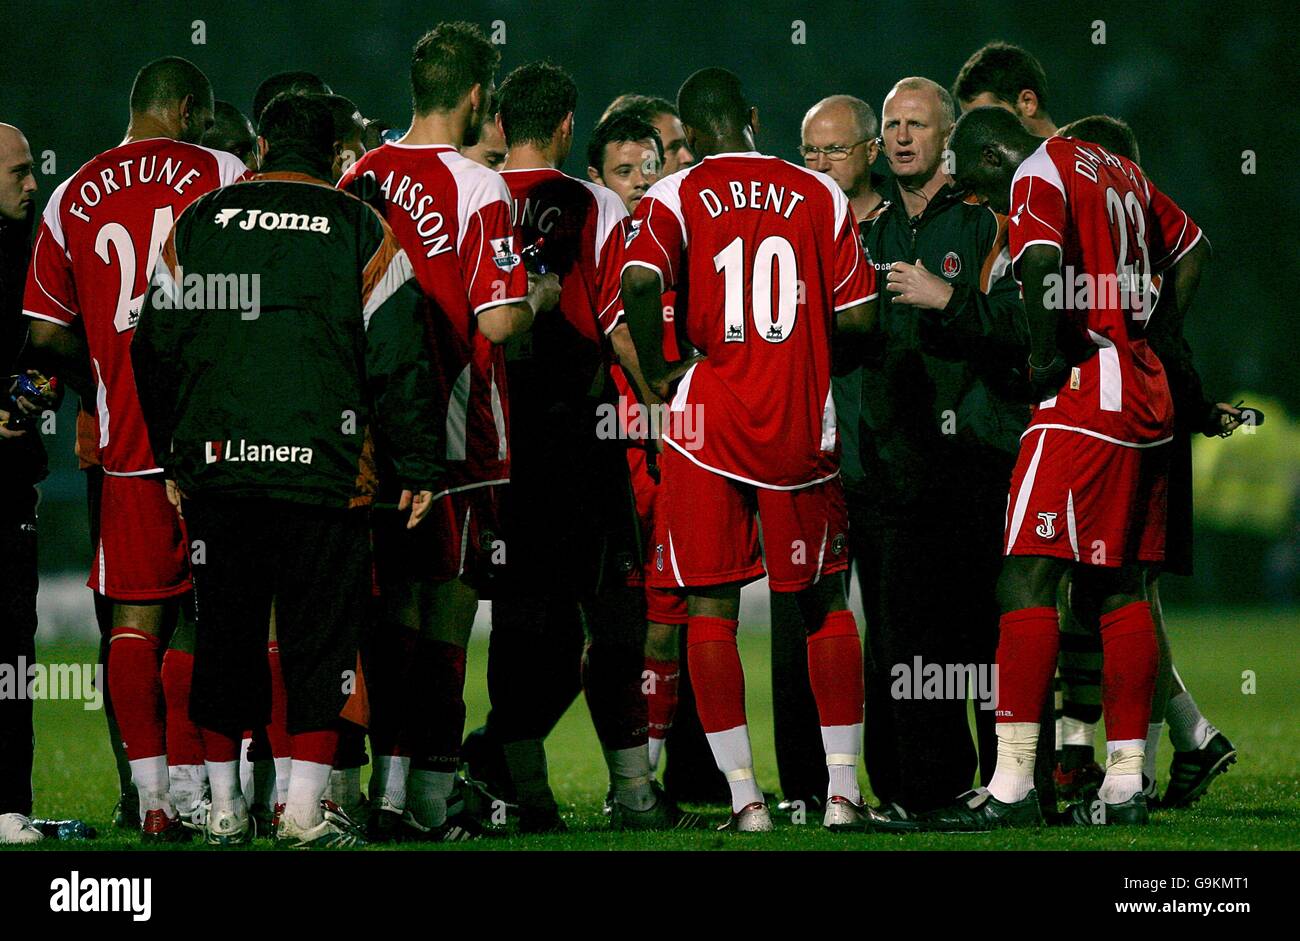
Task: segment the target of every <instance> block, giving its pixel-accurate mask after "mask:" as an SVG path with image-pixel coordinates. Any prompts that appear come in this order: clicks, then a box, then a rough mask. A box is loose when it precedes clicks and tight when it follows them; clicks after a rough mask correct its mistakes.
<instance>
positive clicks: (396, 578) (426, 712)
mask: <svg viewBox="0 0 1300 941" xmlns="http://www.w3.org/2000/svg"><path fill="white" fill-rule="evenodd" d="M499 59H500V53H499V52H498V51H497V49H496V47H495V46H493V45H492V44H491V43H489V42H488V41H487V38H486V37H484V36H483V34H482V32H481V31H480V30H479V28H478V27H476V26H473V25H471V24H468V23H440V24H439V25H438V26H437V27H436V28H435V29H433V30H431V31H430V32H428V33H427V34H425V36H423V37H422V38H421V39H420V41H419V42H418V43H417V44H416V46H415V51H414V54H413V56H412V64H411V92H412V100H413V102H414V106H415V114H414V116H413V118H412V121H411V127H410V130H409V131H407V133H406V134H405V135H404V136H403V137H402V138H401V139H400V140H398V141H395V142H393V143H387V144H384V145H383V146H382V147H380V148H379V149H377V150H374V151H371V152H370V153H368V154H366V155H365V156H364V157H362V158H361V159H360V160H359V161H357V163H355V164H354V165H353V166H352V167H351V169H350V170H349V171H348V172H347V174H346V175H345V176H344V178H343V179H342V180H341V181H340V184H339V185H340V186H342V187H345V188H347V189H350V190H351V191H353V192H354V193H358V194H359V195H366V196H367V197H368V198H371V197H373V199H375V200H377V201H378V203H379V204H381V205H382V208H383V213H384V216H385V218H386V219H387V221H388V223H389V225H391V226H392V229H393V233H394V235H396V237H397V240H398V242H399V243H400V244H401V245H402V246H403V248H404V249H405V250H406V252H407V254H408V255H409V257H410V258H411V262H412V265H413V266H414V268H415V273H416V277H417V278H418V279H419V282H420V287H421V290H422V291H424V293H425V294H426V295H428V296H429V297H430V298H431V299H432V300H433V301H434V307H435V309H436V311H437V316H435V317H434V319H433V321H432V322H431V324H430V330H431V331H432V334H433V344H434V349H435V354H436V361H437V363H438V371H437V381H439V382H440V383H441V384H442V387H443V388H442V395H443V402H444V409H445V420H446V425H447V429H448V439H447V453H446V454H445V455H443V456H442V459H443V461H444V463H445V465H446V466H447V467H448V475H447V479H446V480H445V481H443V482H442V489H441V492H440V493H438V494H437V495H436V500H437V501H438V505H437V506H435V508H434V509H433V510H432V511H431V512H432V513H433V514H434V515H433V520H432V521H433V522H434V523H435V524H438V525H435V526H431V527H424V528H421V529H417V530H410V531H408V530H406V529H404V528H403V526H402V524H401V522H400V521H398V520H392V521H387V522H386V521H385V520H383V519H381V520H379V522H378V523H377V525H376V528H375V539H376V553H377V563H378V565H377V571H378V575H379V583H380V590H381V593H382V594H383V596H384V598H385V607H386V615H385V630H386V632H388V633H390V634H391V632H392V631H394V630H398V631H400V630H402V629H405V630H407V631H413V632H416V633H417V634H418V638H417V639H415V640H414V643H413V645H408V646H409V649H408V650H407V653H406V659H407V660H408V663H407V665H406V667H405V669H404V670H403V671H400V676H401V678H400V679H398V680H396V681H395V682H396V683H397V686H396V687H395V688H393V689H390V690H387V691H383V690H380V691H379V693H380V698H379V699H378V702H379V704H380V713H379V715H378V716H377V718H378V719H379V721H378V722H376V724H375V726H374V728H373V729H372V744H373V745H374V747H375V750H376V754H377V759H376V775H375V778H374V783H373V784H372V787H373V788H374V789H375V791H374V793H375V796H376V798H377V800H378V805H377V808H376V809H377V814H376V818H375V820H376V822H377V826H372V828H371V832H372V833H374V834H375V835H376V836H380V837H382V836H384V835H385V834H384V825H383V821H384V820H385V816H384V815H385V814H395V815H398V816H400V817H401V818H402V821H403V823H404V825H405V826H404V830H403V832H404V833H405V835H407V836H410V837H412V838H418V839H424V840H444V839H447V838H449V837H457V838H459V837H461V836H463V835H465V833H466V830H465V829H464V828H463V827H461V826H460V825H459V824H456V823H449V821H448V815H447V801H448V798H450V797H451V795H452V790H453V787H454V785H455V772H456V768H457V765H458V764H459V760H460V744H461V736H462V735H463V734H464V725H465V700H464V688H465V645H466V644H467V642H468V641H469V635H470V628H471V627H472V625H473V623H474V614H475V612H476V611H477V609H478V600H479V591H480V589H483V588H485V587H486V585H487V583H488V579H489V576H490V573H491V569H492V568H493V566H494V564H496V563H494V558H493V557H494V555H496V554H499V552H500V549H499V545H498V542H499V536H498V533H499V530H500V525H499V522H498V513H499V510H498V506H499V497H498V491H499V490H500V488H501V487H502V485H504V484H507V483H509V481H510V455H509V448H508V441H509V436H508V419H509V414H510V412H509V400H508V398H507V388H506V375H505V373H506V368H505V365H506V364H505V355H504V347H503V346H502V344H504V343H505V342H506V341H508V340H510V339H512V338H514V337H517V336H520V335H521V334H524V333H526V332H527V331H528V329H529V328H530V327H531V326H532V323H533V317H534V313H535V311H537V310H547V309H549V308H550V307H552V306H554V303H555V301H556V299H557V298H558V293H559V292H558V289H559V281H558V279H557V278H556V277H555V275H549V276H542V277H538V278H535V279H532V283H531V284H530V279H529V277H528V274H527V272H526V271H525V269H524V266H523V264H522V263H521V262H520V259H519V255H518V252H517V249H518V248H519V247H520V246H518V245H516V244H515V242H514V232H513V230H512V228H511V222H510V192H509V191H508V190H507V188H506V184H505V183H504V182H503V181H502V179H501V177H500V176H499V175H498V174H496V173H494V172H492V171H491V170H487V169H484V168H483V167H482V166H481V165H479V164H477V163H475V162H474V161H472V160H470V159H468V158H467V157H464V156H463V155H462V154H461V153H460V150H459V148H461V147H463V146H465V145H466V144H471V145H472V144H473V143H474V142H475V139H476V137H477V134H478V131H479V129H480V128H481V127H482V125H483V120H484V117H485V116H486V115H487V112H488V108H489V105H490V102H491V98H492V92H493V85H494V81H493V76H494V72H495V70H496V65H497V62H498V61H499ZM381 477H382V473H381ZM379 643H380V646H381V647H383V648H390V652H393V653H396V651H397V650H399V649H400V648H401V646H402V645H401V644H394V643H393V638H392V637H381V638H380V641H379ZM392 675H394V674H393V671H392V670H390V669H384V670H382V671H381V673H380V677H383V679H381V678H380V677H376V679H377V681H378V682H380V683H382V682H384V680H388V681H389V682H390V683H392V682H394V681H393V680H391V679H390V676H392ZM415 691H419V693H420V695H419V696H418V697H416V696H415V695H414V694H415ZM385 693H387V694H388V695H390V696H392V695H401V696H407V697H409V698H408V699H406V700H405V703H406V705H405V706H404V707H403V708H402V709H401V710H400V714H399V715H396V716H393V715H384V714H383V703H384V699H383V696H384V694H385ZM394 723H396V725H395V724H394ZM403 759H405V760H403ZM408 761H409V783H408V781H407V774H406V765H407V762H408ZM389 829H391V827H390V828H389Z"/></svg>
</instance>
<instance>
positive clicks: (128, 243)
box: [23, 138, 250, 476]
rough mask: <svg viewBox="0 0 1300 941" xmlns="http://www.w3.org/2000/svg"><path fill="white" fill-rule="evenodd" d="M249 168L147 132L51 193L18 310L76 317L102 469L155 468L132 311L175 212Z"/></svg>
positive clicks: (66, 322) (58, 319) (136, 471)
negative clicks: (135, 362)
mask: <svg viewBox="0 0 1300 941" xmlns="http://www.w3.org/2000/svg"><path fill="white" fill-rule="evenodd" d="M249 175H250V174H249V172H248V168H247V167H245V166H244V164H243V162H242V161H241V160H239V158H237V157H235V156H233V155H231V154H228V153H224V152H222V151H217V150H209V149H208V148H207V147H199V146H198V145H196V144H186V143H182V142H181V141H175V140H168V139H166V138H152V139H150V140H142V141H133V142H132V143H129V144H122V145H121V146H118V147H114V148H113V149H112V150H108V151H105V152H104V153H102V154H100V155H99V156H98V157H96V158H94V159H93V160H91V161H90V162H89V163H87V164H86V165H85V166H83V167H82V168H81V169H80V170H78V171H77V172H76V173H74V174H73V175H72V176H71V177H70V178H69V179H67V180H65V181H64V182H63V183H62V184H61V185H59V186H58V187H57V188H56V189H55V190H54V192H53V193H52V194H51V195H50V201H49V202H48V203H47V204H46V206H45V212H44V213H43V215H42V217H41V225H40V228H39V229H38V230H37V233H36V242H35V244H34V245H33V247H32V262H31V267H30V268H29V269H28V272H27V290H26V293H25V295H24V297H23V313H25V314H26V315H27V316H28V317H35V318H36V319H38V320H49V321H51V322H53V323H57V324H60V325H62V326H65V327H71V326H72V324H73V322H74V321H75V319H76V318H77V317H81V318H82V320H83V323H84V326H85V330H86V346H87V348H88V350H89V353H90V368H91V373H92V376H93V378H94V380H95V385H96V389H95V405H96V412H97V417H98V426H99V439H98V451H99V461H100V463H102V464H103V465H104V472H105V473H108V474H115V475H118V476H135V475H140V474H154V473H158V472H160V471H161V468H160V467H159V466H158V462H157V461H156V460H155V459H154V455H153V449H152V448H150V446H149V435H148V434H147V432H146V429H145V425H144V417H143V416H142V415H141V414H140V403H139V399H138V398H137V396H136V390H135V374H134V373H133V372H132V369H131V337H132V335H133V334H134V333H135V323H136V318H138V317H139V316H140V307H141V305H142V304H143V303H144V297H145V291H146V290H147V289H148V286H149V278H150V275H151V274H152V272H153V265H154V261H155V260H156V259H157V257H158V252H159V251H160V250H161V248H162V244H163V242H164V241H165V240H166V238H167V234H168V233H169V232H170V231H171V228H172V224H173V223H174V222H175V221H176V218H177V217H178V216H179V215H180V214H181V212H182V211H184V209H185V208H186V207H187V206H189V204H190V203H192V202H194V200H196V199H198V198H199V197H200V196H202V195H203V194H204V193H207V192H209V191H211V190H214V189H216V188H217V187H219V186H224V185H226V184H227V183H233V182H235V181H236V180H240V179H243V178H245V177H247V176H249Z"/></svg>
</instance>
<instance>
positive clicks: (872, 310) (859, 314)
mask: <svg viewBox="0 0 1300 941" xmlns="http://www.w3.org/2000/svg"><path fill="white" fill-rule="evenodd" d="M879 324H880V301H879V299H878V298H876V297H873V298H872V299H871V300H869V301H864V302H863V303H861V304H854V305H853V306H852V307H846V308H845V309H844V310H842V311H840V312H839V313H838V314H836V315H835V334H834V337H833V342H832V344H831V372H832V373H833V374H834V375H836V376H842V375H845V374H847V373H850V372H852V371H853V370H855V369H857V368H858V367H859V366H861V365H862V362H863V359H864V357H865V356H866V353H867V346H868V344H869V343H870V342H871V339H872V337H874V336H875V335H876V333H877V330H878V327H879Z"/></svg>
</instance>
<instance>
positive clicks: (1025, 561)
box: [997, 555, 1063, 613]
mask: <svg viewBox="0 0 1300 941" xmlns="http://www.w3.org/2000/svg"><path fill="white" fill-rule="evenodd" d="M1062 570H1063V567H1062V566H1061V565H1060V564H1059V563H1057V560H1055V559H1046V558H1038V557H1035V556H1015V555H1013V556H1007V558H1006V559H1005V560H1004V561H1003V563H1002V572H1001V573H1000V574H999V575H998V585H997V596H998V604H999V605H1000V606H1001V609H1002V611H1003V613H1006V612H1008V611H1020V610H1023V609H1024V608H1051V607H1055V606H1056V588H1057V585H1058V584H1059V583H1060V580H1061V573H1062Z"/></svg>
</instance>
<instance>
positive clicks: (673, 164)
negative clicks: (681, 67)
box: [600, 94, 695, 176]
mask: <svg viewBox="0 0 1300 941" xmlns="http://www.w3.org/2000/svg"><path fill="white" fill-rule="evenodd" d="M615 114H631V115H635V116H636V117H638V118H641V119H642V120H644V121H649V122H650V123H651V124H653V125H654V129H655V132H656V133H657V134H658V135H659V143H660V144H661V146H662V147H663V152H664V155H663V159H662V160H661V161H660V163H661V166H660V169H659V175H660V176H672V175H673V174H674V173H676V172H677V171H678V170H684V169H685V168H686V167H689V166H690V165H691V164H693V163H694V162H695V155H694V154H693V153H691V150H690V148H689V147H687V146H686V131H685V130H683V129H682V121H681V118H679V117H678V116H677V106H676V105H674V104H673V103H672V102H671V101H668V100H667V99H664V98H656V97H654V96H653V95H632V94H625V95H619V96H618V97H617V98H615V99H614V100H613V101H611V102H610V103H609V106H608V107H606V108H605V113H604V114H602V115H601V116H600V123H602V124H603V123H604V122H605V121H606V120H608V119H609V118H610V117H612V116H613V115H615Z"/></svg>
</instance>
